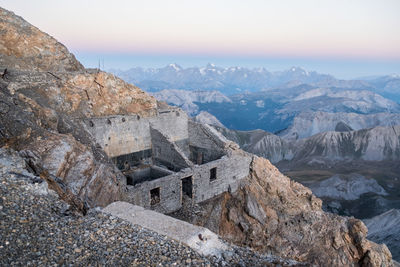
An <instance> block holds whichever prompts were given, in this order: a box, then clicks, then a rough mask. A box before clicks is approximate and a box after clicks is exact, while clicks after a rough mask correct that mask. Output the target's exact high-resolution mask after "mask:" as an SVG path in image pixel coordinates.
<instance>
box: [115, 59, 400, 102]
mask: <svg viewBox="0 0 400 267" xmlns="http://www.w3.org/2000/svg"><path fill="white" fill-rule="evenodd" d="M110 71H111V72H112V73H114V74H116V75H117V76H119V77H121V78H122V79H124V80H126V81H128V82H130V83H133V84H135V85H137V86H139V87H141V88H142V89H144V90H146V91H149V92H157V91H160V90H164V89H183V90H217V91H220V92H222V93H224V94H225V95H232V94H237V93H243V92H258V91H261V90H270V89H274V88H291V87H294V86H298V85H301V84H309V85H312V86H314V87H337V88H342V89H343V88H347V89H362V90H370V91H374V92H376V93H381V94H382V95H383V96H388V97H394V96H395V97H396V101H400V97H399V96H400V76H399V75H387V76H382V77H376V78H372V79H365V80H339V79H336V78H335V77H333V76H332V75H328V74H320V73H318V72H315V71H307V70H304V69H303V68H300V67H291V68H290V69H288V70H284V71H275V72H270V71H268V70H266V69H265V68H255V69H248V68H243V67H228V68H222V67H218V66H215V65H213V64H208V65H207V66H205V67H191V68H182V67H181V66H179V65H177V64H170V65H168V66H165V67H163V68H148V69H145V68H140V67H136V68H132V69H129V70H126V71H122V70H116V69H112V70H110Z"/></svg>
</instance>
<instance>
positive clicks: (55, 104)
mask: <svg viewBox="0 0 400 267" xmlns="http://www.w3.org/2000/svg"><path fill="white" fill-rule="evenodd" d="M5 82H6V83H7V89H8V90H9V91H10V93H11V94H12V95H18V96H19V97H20V98H25V99H26V101H30V102H32V103H37V104H38V105H46V106H48V107H49V108H52V109H54V110H57V111H58V112H62V113H63V114H67V115H69V116H73V117H75V118H82V117H99V116H107V115H117V114H118V115H124V114H132V113H135V114H140V115H141V116H151V115H153V114H155V111H156V108H157V101H156V99H155V98H154V97H151V96H149V95H148V94H146V93H145V92H143V91H142V90H140V89H139V88H138V87H136V86H134V85H131V84H128V83H125V82H124V81H123V80H121V79H119V78H117V77H115V76H114V75H112V74H109V73H106V72H102V71H98V70H85V71H81V72H46V73H43V72H33V71H29V72H28V71H23V72H22V71H16V70H9V71H8V75H7V78H6V79H5ZM29 99H31V100H29Z"/></svg>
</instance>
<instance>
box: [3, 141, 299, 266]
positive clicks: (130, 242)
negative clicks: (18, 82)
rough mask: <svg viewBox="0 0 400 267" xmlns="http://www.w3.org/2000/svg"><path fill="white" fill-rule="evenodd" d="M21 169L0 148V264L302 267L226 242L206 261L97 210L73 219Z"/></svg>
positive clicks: (35, 178)
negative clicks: (224, 247)
mask: <svg viewBox="0 0 400 267" xmlns="http://www.w3.org/2000/svg"><path fill="white" fill-rule="evenodd" d="M26 167H27V166H26V163H25V160H24V159H23V158H22V157H21V156H20V155H19V154H18V153H16V152H15V151H12V150H10V149H3V148H0V193H1V196H2V197H1V198H0V217H1V220H0V233H1V237H2V239H1V243H0V265H1V266H10V265H17V266H25V265H34V266H49V265H67V266H68V265H73V266H84V265H85V266H98V265H100V266H131V265H134V266H137V265H139V266H149V265H151V266H157V265H160V264H162V265H167V266H175V265H176V266H183V265H185V266H226V265H230V266H236V265H238V266H276V265H281V266H304V265H303V264H299V263H296V262H295V261H293V260H285V259H281V258H278V257H274V256H271V255H261V254H259V253H256V252H254V251H252V250H250V249H248V248H241V247H236V246H232V245H228V244H227V246H229V250H228V251H225V253H224V254H223V255H222V257H215V256H208V257H206V256H203V255H200V254H198V253H197V252H196V251H194V250H192V249H191V248H190V247H188V246H185V245H183V244H182V243H180V242H177V241H176V240H174V239H171V238H168V237H167V236H165V235H160V234H157V233H156V232H153V231H150V230H148V229H145V228H142V227H140V226H138V225H133V224H130V223H129V222H127V221H125V220H121V219H118V218H117V217H115V216H111V215H109V214H106V213H103V212H99V209H91V210H89V212H88V214H87V215H86V216H80V215H77V214H75V213H72V212H71V210H70V209H69V207H68V205H67V204H66V203H64V202H63V201H60V200H59V199H58V196H57V194H56V193H55V192H54V191H52V190H50V189H49V188H48V186H47V183H46V182H43V181H42V180H41V178H40V177H38V176H35V175H33V174H31V173H30V172H28V171H27V170H26V169H25V168H26Z"/></svg>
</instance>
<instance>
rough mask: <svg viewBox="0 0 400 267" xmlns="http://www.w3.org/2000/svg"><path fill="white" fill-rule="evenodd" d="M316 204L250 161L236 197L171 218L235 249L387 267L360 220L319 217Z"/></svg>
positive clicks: (264, 163) (259, 161) (267, 166)
mask: <svg viewBox="0 0 400 267" xmlns="http://www.w3.org/2000/svg"><path fill="white" fill-rule="evenodd" d="M321 204H322V202H321V200H320V199H318V198H316V197H315V196H314V195H313V194H312V193H311V191H310V190H309V189H307V188H305V187H304V186H302V185H300V184H298V183H296V182H294V181H292V180H290V179H289V178H287V177H285V176H283V175H282V174H281V173H280V172H279V171H278V170H277V169H276V168H275V167H274V166H273V165H272V164H271V163H269V161H268V160H266V159H263V158H258V157H255V158H254V159H253V162H252V165H251V174H250V176H249V177H248V179H247V180H245V181H243V183H242V185H241V187H240V189H239V190H238V191H237V192H234V193H225V194H223V195H222V196H218V197H216V198H214V199H211V200H209V201H206V202H204V203H201V204H200V207H198V208H199V210H198V211H196V212H195V213H191V212H190V210H191V209H188V210H187V211H186V212H185V211H184V210H183V211H180V212H178V213H176V214H175V216H178V217H179V216H180V217H185V218H186V219H187V220H189V221H190V222H192V223H195V224H198V225H201V226H205V227H207V228H209V229H211V230H213V231H214V232H217V233H219V235H221V236H222V237H224V238H225V239H227V240H230V241H232V242H234V243H236V244H241V245H247V246H250V247H252V248H254V249H256V250H259V251H262V252H267V253H273V254H276V255H285V256H289V257H290V258H293V259H296V260H298V261H302V262H309V263H312V264H316V265H319V266H322V265H324V266H356V265H361V266H364V265H365V266H367V265H368V266H384V265H387V264H389V265H390V263H389V258H390V252H389V250H388V249H387V248H386V246H385V245H377V244H375V243H372V242H370V241H368V240H367V239H366V235H367V228H366V227H365V225H364V224H363V223H362V222H361V221H359V220H357V219H354V218H346V217H340V216H337V215H334V214H331V213H326V212H323V211H322V209H321Z"/></svg>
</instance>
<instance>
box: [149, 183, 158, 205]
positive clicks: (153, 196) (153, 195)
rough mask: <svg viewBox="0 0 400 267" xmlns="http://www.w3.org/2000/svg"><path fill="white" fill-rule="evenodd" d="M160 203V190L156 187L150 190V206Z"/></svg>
mask: <svg viewBox="0 0 400 267" xmlns="http://www.w3.org/2000/svg"><path fill="white" fill-rule="evenodd" d="M158 203H160V188H159V187H156V188H154V189H151V190H150V205H152V206H153V205H155V204H158Z"/></svg>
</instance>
